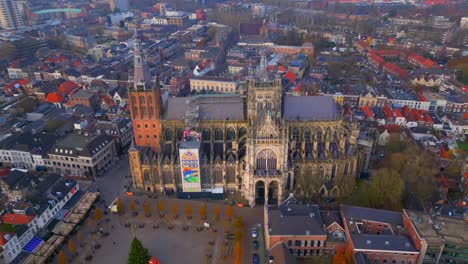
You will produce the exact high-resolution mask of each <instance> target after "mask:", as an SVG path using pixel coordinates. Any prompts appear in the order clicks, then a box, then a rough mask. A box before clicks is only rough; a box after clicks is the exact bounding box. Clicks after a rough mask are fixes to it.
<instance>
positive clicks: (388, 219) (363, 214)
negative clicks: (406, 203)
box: [341, 205, 403, 226]
mask: <svg viewBox="0 0 468 264" xmlns="http://www.w3.org/2000/svg"><path fill="white" fill-rule="evenodd" d="M341 213H342V215H343V216H344V217H345V218H347V219H348V220H349V219H351V218H353V219H365V220H369V221H375V222H382V223H388V224H393V225H399V226H403V219H402V216H401V213H398V212H392V211H386V210H378V209H373V208H366V207H359V206H351V205H341Z"/></svg>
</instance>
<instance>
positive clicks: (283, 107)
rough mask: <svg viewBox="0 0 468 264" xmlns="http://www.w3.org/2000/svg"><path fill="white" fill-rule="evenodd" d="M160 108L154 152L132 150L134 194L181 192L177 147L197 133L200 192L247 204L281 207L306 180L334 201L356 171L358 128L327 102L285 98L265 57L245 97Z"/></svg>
mask: <svg viewBox="0 0 468 264" xmlns="http://www.w3.org/2000/svg"><path fill="white" fill-rule="evenodd" d="M151 89H153V88H151ZM155 89H157V88H155ZM153 93H154V94H159V92H153ZM130 94H131V93H130ZM161 104H162V105H161V115H160V116H159V118H157V122H155V123H157V124H158V125H159V127H158V128H157V129H158V131H157V132H158V135H157V139H158V142H157V144H158V146H157V147H154V144H152V143H148V144H136V146H135V145H134V146H133V147H131V148H130V150H129V159H130V166H131V171H132V179H133V185H134V187H136V188H137V189H141V190H145V191H150V192H178V191H182V190H183V182H182V181H183V179H184V178H183V176H184V175H183V170H181V161H180V157H179V148H180V145H181V144H183V142H184V141H185V139H184V132H185V131H188V130H189V131H196V132H197V133H199V134H200V138H199V139H198V140H199V146H200V147H199V156H200V159H199V173H200V179H201V189H202V190H203V191H210V190H211V191H213V190H220V191H221V192H230V191H233V192H239V193H241V194H242V196H243V197H245V198H246V199H247V200H248V201H249V203H250V204H251V205H254V204H262V203H265V204H267V203H269V204H275V203H280V202H281V201H282V200H283V199H284V198H285V197H286V196H287V195H288V194H289V193H292V192H295V191H296V190H297V189H301V188H304V186H298V184H300V183H299V182H301V183H302V185H304V184H305V182H308V181H304V177H305V178H306V179H307V180H313V182H314V183H315V184H316V185H314V186H315V187H314V188H316V191H317V192H319V193H320V195H323V196H339V195H340V189H342V187H341V186H340V182H342V180H343V179H344V178H345V179H346V178H351V179H352V178H354V177H356V176H357V173H358V172H359V171H360V166H361V163H362V162H361V158H360V157H361V154H360V151H359V149H358V147H357V136H358V134H359V128H358V127H357V125H356V123H355V122H353V121H351V120H346V119H344V118H343V116H342V113H341V109H340V107H339V105H337V104H336V103H335V102H334V101H333V98H332V97H328V96H285V95H284V93H283V89H282V86H281V80H280V77H279V76H273V75H272V74H271V73H270V72H268V71H267V67H266V59H265V57H263V58H262V61H261V63H260V66H259V67H258V69H257V70H256V72H255V75H253V76H252V77H251V78H250V79H249V80H248V82H247V95H246V96H241V95H237V94H222V95H200V96H193V97H170V98H167V100H166V101H164V100H162V101H161ZM132 115H133V113H132ZM134 129H138V128H135V125H134ZM135 135H137V134H135ZM149 140H150V141H151V138H149ZM145 142H146V141H145ZM299 177H302V179H301V180H300V181H299ZM317 183H318V184H317Z"/></svg>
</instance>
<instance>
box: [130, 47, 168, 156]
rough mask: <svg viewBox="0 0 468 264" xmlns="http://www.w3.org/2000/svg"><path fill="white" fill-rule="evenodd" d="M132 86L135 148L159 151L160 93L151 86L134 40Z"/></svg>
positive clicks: (147, 72) (144, 61)
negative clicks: (140, 147)
mask: <svg viewBox="0 0 468 264" xmlns="http://www.w3.org/2000/svg"><path fill="white" fill-rule="evenodd" d="M133 74H134V76H133V86H131V87H130V88H129V92H128V98H129V101H128V102H129V109H130V113H131V117H132V122H133V135H134V138H135V143H136V145H137V146H147V147H151V149H152V150H153V151H156V152H158V151H159V133H160V126H159V118H160V115H161V91H160V89H159V87H156V85H152V82H151V76H150V73H149V70H148V66H147V64H146V59H145V56H144V55H143V54H141V49H140V41H139V40H138V39H136V40H135V52H134V72H133Z"/></svg>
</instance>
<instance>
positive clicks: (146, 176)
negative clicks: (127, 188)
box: [143, 170, 151, 184]
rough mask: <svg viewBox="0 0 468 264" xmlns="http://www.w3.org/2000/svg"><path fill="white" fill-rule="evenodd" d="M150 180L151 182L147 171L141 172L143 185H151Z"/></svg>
mask: <svg viewBox="0 0 468 264" xmlns="http://www.w3.org/2000/svg"><path fill="white" fill-rule="evenodd" d="M150 180H151V178H150V173H149V171H148V170H145V171H144V172H143V182H144V183H145V184H150V183H151V182H150Z"/></svg>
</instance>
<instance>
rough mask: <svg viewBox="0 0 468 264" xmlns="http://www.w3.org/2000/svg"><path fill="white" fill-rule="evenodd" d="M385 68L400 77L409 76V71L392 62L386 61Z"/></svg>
mask: <svg viewBox="0 0 468 264" xmlns="http://www.w3.org/2000/svg"><path fill="white" fill-rule="evenodd" d="M383 67H384V70H385V71H387V72H390V73H392V74H396V75H398V76H399V77H400V78H405V77H406V76H408V72H407V71H406V70H404V69H402V68H400V67H398V66H397V65H395V64H393V63H391V62H386V63H385V64H384V65H383Z"/></svg>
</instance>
